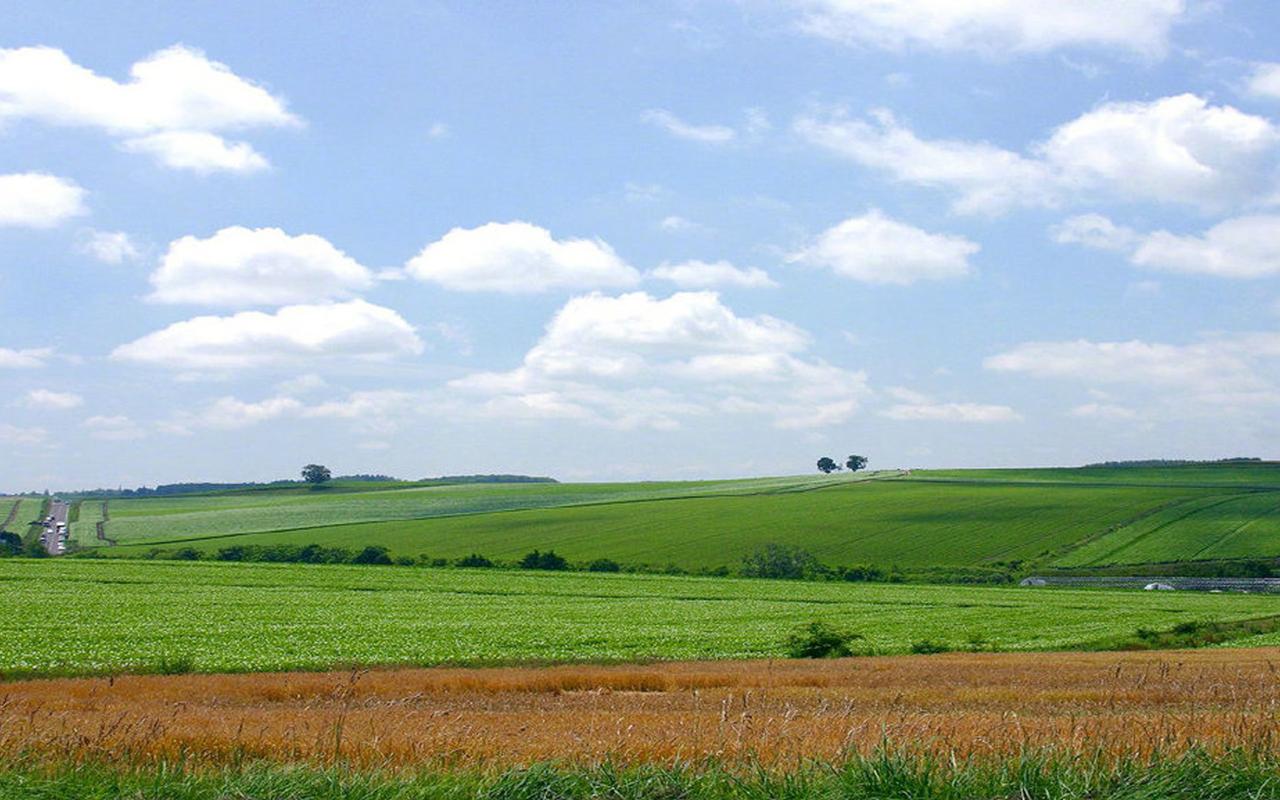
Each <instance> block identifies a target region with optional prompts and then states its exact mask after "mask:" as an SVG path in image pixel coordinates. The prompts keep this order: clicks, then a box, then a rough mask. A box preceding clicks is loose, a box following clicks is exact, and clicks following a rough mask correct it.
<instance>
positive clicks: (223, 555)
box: [214, 544, 248, 561]
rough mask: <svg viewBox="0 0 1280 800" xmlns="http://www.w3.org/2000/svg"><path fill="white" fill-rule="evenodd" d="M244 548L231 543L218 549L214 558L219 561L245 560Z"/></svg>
mask: <svg viewBox="0 0 1280 800" xmlns="http://www.w3.org/2000/svg"><path fill="white" fill-rule="evenodd" d="M245 555H246V552H245V548H244V547H243V546H241V545H238V544H237V545H232V546H231V547H223V548H220V549H219V550H218V553H217V555H215V556H214V558H216V559H218V560H219V561H247V560H248V559H247V558H245Z"/></svg>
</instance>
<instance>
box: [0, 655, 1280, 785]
mask: <svg viewBox="0 0 1280 800" xmlns="http://www.w3.org/2000/svg"><path fill="white" fill-rule="evenodd" d="M1278 661H1280V650H1277V649H1261V650H1251V651H1246V652H1231V651H1193V652H1177V653H1123V654H1122V653H1069V654H1068V653H1052V654H1044V653H1038V654H991V653H981V654H971V653H964V654H944V655H936V656H928V657H877V658H863V659H843V660H825V661H785V662H764V661H753V662H741V661H724V662H693V663H670V664H657V665H618V666H563V667H554V668H542V669H527V668H498V669H431V670H387V671H381V670H379V671H372V672H368V673H363V674H359V673H356V674H352V673H350V672H347V673H342V672H331V673H286V674H269V675H252V676H249V675H214V676H204V675H183V676H133V677H121V678H116V679H114V680H112V681H110V682H108V681H106V680H103V679H70V680H67V679H64V680H54V681H47V680H46V681H33V682H20V683H11V684H8V685H6V686H4V696H5V702H4V704H3V705H0V759H12V758H14V757H16V756H18V755H19V754H24V755H25V756H27V757H31V756H32V755H33V754H47V755H52V756H56V757H59V758H66V757H68V756H70V757H71V758H79V759H86V760H88V759H93V758H99V759H102V758H105V759H107V760H109V761H110V762H125V763H129V762H133V763H154V762H156V761H167V762H174V761H183V762H185V763H187V764H188V765H189V766H203V767H206V768H207V767H210V766H222V765H228V764H237V763H240V762H241V761H243V760H246V759H253V758H255V757H256V758H271V759H274V760H275V761H276V762H277V763H281V762H282V763H301V764H308V763H309V764H326V763H331V762H332V761H333V760H335V759H337V758H341V759H342V761H343V762H344V763H347V764H351V765H355V766H377V767H386V766H421V765H423V764H439V763H442V762H447V763H448V764H449V765H450V766H451V767H452V768H454V769H457V768H460V767H472V768H475V767H486V768H494V767H498V768H509V767H515V766H519V765H524V764H528V763H530V762H538V761H556V762H559V763H571V764H596V763H599V762H601V761H604V760H609V761H612V762H613V763H615V764H617V765H637V764H645V763H671V762H673V761H677V760H681V759H684V760H687V761H692V762H697V761H701V760H703V759H706V758H709V757H715V758H718V759H721V760H722V761H723V762H727V763H739V762H745V763H751V764H756V765H764V766H769V767H775V766H783V767H795V766H797V765H799V764H802V763H804V762H805V761H806V760H808V759H814V758H818V759H824V760H827V761H829V762H834V763H839V762H841V761H842V760H844V759H847V758H849V757H850V756H851V755H854V754H856V755H860V756H864V757H865V756H868V755H870V754H872V753H874V752H875V751H876V749H877V748H884V747H886V746H887V747H890V748H894V749H902V750H906V751H909V752H912V753H915V754H928V755H932V756H935V757H939V758H941V759H944V760H945V759H954V760H956V761H965V760H969V759H979V760H981V759H990V758H993V757H995V758H1001V757H1002V758H1009V757H1016V756H1018V755H1019V754H1025V753H1028V752H1036V751H1038V750H1052V751H1057V752H1063V751H1065V752H1068V753H1073V754H1094V755H1096V756H1100V757H1101V758H1102V759H1103V761H1104V763H1105V762H1107V761H1114V760H1120V759H1134V760H1138V761H1140V762H1143V761H1146V760H1147V759H1150V758H1151V757H1152V755H1153V754H1154V753H1156V752H1157V751H1158V752H1159V753H1160V755H1161V756H1162V757H1164V758H1169V757H1174V756H1178V755H1181V754H1184V753H1186V752H1187V751H1189V750H1193V749H1194V750H1197V751H1200V752H1208V753H1214V754H1221V753H1223V752H1230V751H1232V750H1237V749H1241V748H1249V749H1250V750H1251V751H1255V752H1259V751H1260V752H1263V753H1268V754H1271V755H1273V756H1274V755H1280V737H1278V736H1277V735H1276V730H1275V716H1274V713H1275V712H1274V709H1275V708H1276V706H1277V705H1278V704H1280V682H1278V681H1276V680H1275V663H1276V662H1278ZM534 720H536V723H534V722H533V721H534ZM337 727H340V728H341V733H340V734H339V735H336V736H335V733H334V732H335V729H336V728H337ZM299 796H301V795H299ZM424 796H425V795H424ZM539 796H552V795H539ZM554 796H559V795H554ZM883 796H888V795H883ZM894 796H898V795H894ZM901 796H909V795H901ZM980 796H983V797H987V796H992V795H980ZM1001 796H1010V795H1001Z"/></svg>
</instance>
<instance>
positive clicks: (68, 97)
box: [0, 45, 299, 172]
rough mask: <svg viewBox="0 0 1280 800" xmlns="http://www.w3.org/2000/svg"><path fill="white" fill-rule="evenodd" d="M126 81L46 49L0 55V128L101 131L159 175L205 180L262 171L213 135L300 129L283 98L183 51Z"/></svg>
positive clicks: (241, 147) (242, 149)
mask: <svg viewBox="0 0 1280 800" xmlns="http://www.w3.org/2000/svg"><path fill="white" fill-rule="evenodd" d="M129 75H130V80H129V81H127V82H124V83H121V82H118V81H116V80H114V79H112V78H109V77H104V76H101V75H98V74H96V73H94V72H93V71H92V70H89V69H86V68H85V67H82V66H80V65H78V64H76V63H75V62H73V61H72V60H71V59H70V57H68V56H67V54H66V53H64V52H63V51H61V50H59V49H56V48H53V47H21V48H15V49H7V50H5V49H0V120H5V119H30V120H34V121H37V122H43V123H46V124H50V125H61V126H76V127H91V128H98V129H100V130H103V131H106V132H107V133H109V134H111V135H114V136H118V137H121V138H122V139H123V146H124V147H125V148H126V149H129V150H133V151H140V152H146V153H150V154H152V155H154V156H156V157H157V158H158V159H159V160H160V162H161V163H162V164H165V165H166V166H170V167H174V168H179V169H195V170H198V171H206V172H207V171H211V170H231V171H237V172H245V171H252V170H253V169H260V168H262V167H263V166H265V165H266V160H265V159H263V157H262V156H261V155H258V154H257V153H256V152H254V151H253V149H252V147H250V146H249V145H248V144H245V143H243V142H226V141H223V140H222V139H221V137H220V136H218V135H217V133H216V132H220V131H232V130H245V129H250V128H260V127H279V126H289V125H297V124H299V120H298V118H297V117H296V116H294V115H293V114H291V113H290V112H289V111H288V110H287V109H286V107H285V104H284V102H283V101H282V100H281V99H280V98H278V97H276V96H274V95H272V94H271V93H270V92H269V91H267V90H266V89H265V88H263V87H262V86H259V85H257V84H255V83H253V82H251V81H249V80H246V79H244V78H242V77H240V76H238V75H236V74H235V73H234V72H232V71H231V69H230V68H229V67H227V66H226V65H225V64H221V63H218V62H216V61H211V60H209V59H208V58H207V57H206V56H205V55H204V54H203V53H201V52H199V51H198V50H193V49H191V48H188V47H183V46H181V45H177V46H174V47H170V48H168V49H166V50H161V51H159V52H157V53H154V54H152V55H150V56H148V57H147V58H145V59H143V60H142V61H139V62H137V63H135V64H134V65H133V66H132V67H131V68H130V70H129Z"/></svg>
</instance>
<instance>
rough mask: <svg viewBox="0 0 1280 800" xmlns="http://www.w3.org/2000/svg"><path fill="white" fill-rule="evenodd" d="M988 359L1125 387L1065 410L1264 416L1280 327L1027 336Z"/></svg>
mask: <svg viewBox="0 0 1280 800" xmlns="http://www.w3.org/2000/svg"><path fill="white" fill-rule="evenodd" d="M984 366H985V367H986V368H987V369H990V370H995V371H1000V372H1009V373H1021V374H1024V375H1028V376H1031V377H1035V378H1041V379H1051V380H1059V381H1068V382H1076V383H1079V384H1082V385H1084V386H1086V387H1097V386H1107V387H1109V388H1110V389H1111V390H1112V391H1114V392H1117V393H1124V394H1125V396H1123V397H1121V398H1120V402H1116V401H1113V400H1111V399H1108V400H1107V402H1105V403H1101V402H1092V403H1085V404H1083V405H1079V406H1076V407H1074V408H1073V409H1072V410H1071V411H1070V412H1068V413H1070V414H1071V415H1072V416H1077V417H1094V418H1105V419H1117V420H1118V419H1125V418H1129V414H1128V410H1132V409H1134V408H1141V409H1143V414H1142V415H1141V416H1142V417H1143V418H1144V419H1154V418H1166V419H1168V418H1174V417H1189V416H1197V415H1198V416H1201V417H1208V418H1211V419H1214V420H1215V421H1216V422H1225V421H1227V420H1229V419H1230V418H1231V417H1232V416H1233V415H1239V414H1245V413H1254V414H1263V415H1265V414H1267V413H1268V412H1269V411H1272V410H1274V409H1275V407H1276V406H1277V404H1280V332H1273V331H1264V332H1255V333H1236V334H1229V335H1217V336H1204V337H1201V338H1200V339H1198V340H1196V341H1192V342H1190V343H1188V344H1170V343H1165V342H1148V341H1142V340H1130V341H1111V342H1107V341H1103V342H1097V341H1090V340H1087V339H1077V340H1072V341H1045V342H1025V343H1023V344H1020V345H1017V346H1016V347H1013V348H1011V349H1009V350H1007V351H1005V352H1003V353H999V354H996V355H994V356H991V357H989V358H987V359H986V360H985V361H984ZM1093 393H1094V394H1095V395H1096V394H1098V393H1097V392H1093ZM1110 396H1111V393H1110V392H1108V394H1107V395H1106V397H1107V398H1110ZM1135 415H1136V412H1135Z"/></svg>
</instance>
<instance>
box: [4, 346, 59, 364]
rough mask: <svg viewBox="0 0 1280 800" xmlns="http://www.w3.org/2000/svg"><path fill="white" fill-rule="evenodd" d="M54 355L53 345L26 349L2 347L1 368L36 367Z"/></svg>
mask: <svg viewBox="0 0 1280 800" xmlns="http://www.w3.org/2000/svg"><path fill="white" fill-rule="evenodd" d="M52 355H53V348H52V347H31V348H27V349H24V350H14V349H11V348H8V347H0V369H34V368H35V367H43V366H44V365H45V362H46V361H47V360H48V359H49V357H50V356H52Z"/></svg>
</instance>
